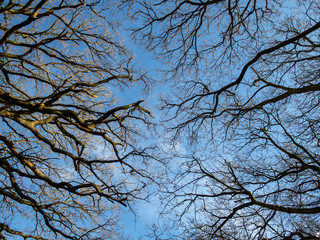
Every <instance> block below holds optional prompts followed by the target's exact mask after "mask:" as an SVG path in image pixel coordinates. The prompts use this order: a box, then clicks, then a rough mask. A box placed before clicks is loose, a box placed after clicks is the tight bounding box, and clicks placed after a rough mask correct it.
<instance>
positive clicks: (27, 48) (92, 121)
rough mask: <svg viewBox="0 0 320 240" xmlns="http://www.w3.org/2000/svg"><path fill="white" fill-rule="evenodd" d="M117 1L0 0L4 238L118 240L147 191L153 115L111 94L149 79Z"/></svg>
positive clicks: (0, 229)
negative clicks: (121, 35) (130, 45)
mask: <svg viewBox="0 0 320 240" xmlns="http://www.w3.org/2000/svg"><path fill="white" fill-rule="evenodd" d="M112 4H113V3H112V2H111V1H109V2H107V1H106V2H102V1H101V2H100V1H99V0H97V1H94V0H93V1H77V0H75V1H73V0H70V1H69V0H61V1H60V0H54V1H47V0H39V1H38V0H30V1H23V0H21V1H20V0H2V1H0V48H1V49H0V116H1V123H0V124H1V128H0V129H1V130H0V239H18V238H19V237H21V238H23V239H113V238H114V239H119V236H115V234H116V233H117V231H118V226H119V223H118V222H117V221H118V218H117V209H119V206H120V205H123V206H127V205H128V204H130V202H131V201H132V200H134V199H135V198H141V197H143V195H140V193H141V190H143V189H144V188H145V187H146V184H147V181H146V179H147V178H146V177H147V175H146V172H145V170H144V167H145V164H146V161H147V160H148V157H149V156H148V153H147V151H146V149H145V148H144V147H143V144H142V142H139V141H137V140H138V139H139V135H140V131H141V130H140V127H141V126H146V124H148V118H149V117H150V112H149V111H147V110H146V109H144V108H143V107H142V106H141V103H142V99H137V101H136V102H132V103H124V104H123V105H120V104H116V96H114V95H113V93H112V92H113V91H116V93H121V92H120V91H119V89H124V88H125V87H130V86H132V85H133V84H135V83H136V82H137V84H139V82H141V84H142V85H145V84H146V83H147V82H146V80H147V79H145V77H144V76H143V75H139V74H138V73H137V72H134V71H133V69H132V66H131V63H130V62H131V58H130V55H129V54H127V53H126V50H125V49H124V48H123V46H121V45H120V44H118V43H117V41H115V40H114V39H115V38H116V36H117V35H116V34H117V31H116V28H117V25H114V23H113V21H114V20H115V18H114V17H113V14H114V13H113V12H112V9H113V8H112ZM140 86H141V85H140ZM117 89H118V90H117ZM129 173H130V174H129Z"/></svg>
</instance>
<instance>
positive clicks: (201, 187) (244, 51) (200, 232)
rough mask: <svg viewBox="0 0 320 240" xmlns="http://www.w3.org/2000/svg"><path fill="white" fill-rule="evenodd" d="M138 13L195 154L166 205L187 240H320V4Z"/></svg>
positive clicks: (228, 3)
mask: <svg viewBox="0 0 320 240" xmlns="http://www.w3.org/2000/svg"><path fill="white" fill-rule="evenodd" d="M137 14H139V16H140V17H141V18H140V19H142V20H143V21H144V24H143V26H140V27H138V28H137V29H136V31H135V33H136V37H137V38H139V39H140V40H142V41H144V42H145V43H146V44H147V46H148V47H149V49H150V50H152V51H155V52H156V53H157V54H161V55H160V56H164V57H167V59H168V61H169V62H170V63H171V64H172V66H173V68H172V71H171V75H170V76H171V77H172V79H173V82H174V84H175V85H176V86H177V87H176V88H175V89H176V95H175V96H174V97H171V98H165V100H164V102H163V107H164V109H165V110H167V115H168V116H170V117H169V118H168V121H169V122H170V123H171V125H170V127H169V130H170V131H171V136H174V140H175V141H176V142H175V144H177V143H179V144H180V145H182V146H183V145H184V146H187V147H188V149H185V151H180V153H181V154H180V158H179V157H177V156H175V157H172V159H173V161H172V162H171V163H169V167H168V169H169V170H170V172H169V173H168V177H169V179H170V183H171V184H166V185H165V186H166V187H167V188H166V189H165V190H164V192H165V195H164V197H165V202H166V209H167V210H169V211H170V216H171V217H172V218H173V223H174V224H177V223H178V222H180V223H181V222H182V225H183V227H184V228H183V232H182V235H181V238H183V239H184V238H185V239H319V230H320V224H319V223H320V178H319V176H320V174H319V173H320V157H319V156H320V155H319V154H320V151H319V150H320V148H319V147H320V145H319V143H320V141H319V140H320V138H319V129H320V125H319V124H320V118H319V112H320V105H319V102H320V98H319V96H320V95H319V90H320V80H319V77H320V72H319V68H320V41H319V34H320V18H319V16H320V5H319V2H318V1H312V0H308V1H280V0H279V1H278V0H263V1H262V0H261V1H260V0H247V1H236V0H224V1H219V0H205V1H198V0H193V1H184V0H174V1H158V2H157V3H156V2H155V1H143V2H141V3H140V10H139V12H138V13H137ZM137 14H136V15H135V16H137ZM167 124H168V123H167ZM187 140H189V141H187ZM189 144H192V145H191V146H190V145H189ZM188 150H189V151H188ZM182 153H183V154H182ZM168 181H169V180H168ZM172 209H175V210H176V215H174V214H172ZM173 216H174V217H173ZM154 232H157V231H154ZM157 236H160V233H159V232H157ZM177 239H178V238H177Z"/></svg>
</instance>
